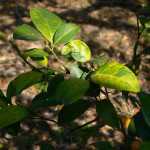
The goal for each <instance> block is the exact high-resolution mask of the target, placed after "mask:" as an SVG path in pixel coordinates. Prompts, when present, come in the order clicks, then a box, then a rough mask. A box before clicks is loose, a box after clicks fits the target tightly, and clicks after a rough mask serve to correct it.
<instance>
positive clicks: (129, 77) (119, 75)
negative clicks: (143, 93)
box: [91, 61, 140, 92]
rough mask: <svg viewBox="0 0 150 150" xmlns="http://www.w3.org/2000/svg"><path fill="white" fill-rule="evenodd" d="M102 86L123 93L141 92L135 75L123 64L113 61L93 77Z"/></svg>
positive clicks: (102, 67)
mask: <svg viewBox="0 0 150 150" xmlns="http://www.w3.org/2000/svg"><path fill="white" fill-rule="evenodd" d="M91 79H92V81H93V82H95V83H97V84H99V85H100V86H104V87H108V88H113V89H117V90H121V91H130V92H139V91H140V85H139V82H138V80H137V77H136V76H135V74H134V73H133V72H132V71H131V70H130V69H129V68H127V67H126V66H124V65H123V64H120V63H118V62H115V61H112V62H108V63H106V64H104V65H103V66H101V67H100V68H99V69H98V70H97V71H95V72H94V73H93V74H92V75H91Z"/></svg>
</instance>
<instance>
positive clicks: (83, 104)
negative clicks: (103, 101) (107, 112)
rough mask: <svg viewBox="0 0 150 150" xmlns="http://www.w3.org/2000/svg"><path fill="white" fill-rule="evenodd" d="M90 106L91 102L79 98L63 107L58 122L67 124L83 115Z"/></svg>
mask: <svg viewBox="0 0 150 150" xmlns="http://www.w3.org/2000/svg"><path fill="white" fill-rule="evenodd" d="M89 106H90V102H88V101H84V100H79V101H77V102H74V103H72V104H70V105H66V106H64V107H63V108H62V110H61V111H60V112H59V115H58V122H59V123H60V124H66V123H69V122H71V121H73V120H74V119H76V118H77V117H79V116H81V115H82V114H83V113H84V112H85V111H86V110H87V109H88V108H89Z"/></svg>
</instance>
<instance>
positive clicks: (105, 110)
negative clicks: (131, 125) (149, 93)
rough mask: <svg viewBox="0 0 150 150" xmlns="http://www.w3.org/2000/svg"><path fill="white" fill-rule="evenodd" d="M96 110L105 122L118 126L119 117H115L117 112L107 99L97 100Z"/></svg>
mask: <svg viewBox="0 0 150 150" xmlns="http://www.w3.org/2000/svg"><path fill="white" fill-rule="evenodd" d="M96 112H97V113H98V115H99V116H100V117H101V118H102V120H104V122H105V123H106V124H108V125H110V126H113V127H118V126H119V118H118V117H117V113H116V111H115V109H114V107H113V105H112V104H111V103H110V101H109V100H102V101H100V102H97V104H96Z"/></svg>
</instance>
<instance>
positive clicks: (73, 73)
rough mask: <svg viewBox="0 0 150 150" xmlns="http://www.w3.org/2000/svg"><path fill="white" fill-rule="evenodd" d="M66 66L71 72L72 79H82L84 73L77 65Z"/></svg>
mask: <svg viewBox="0 0 150 150" xmlns="http://www.w3.org/2000/svg"><path fill="white" fill-rule="evenodd" d="M66 66H67V69H68V70H69V71H70V76H71V77H76V78H80V77H82V76H83V74H84V72H83V71H82V70H81V69H80V68H79V66H78V64H77V63H70V64H67V65H66ZM84 75H85V74H84Z"/></svg>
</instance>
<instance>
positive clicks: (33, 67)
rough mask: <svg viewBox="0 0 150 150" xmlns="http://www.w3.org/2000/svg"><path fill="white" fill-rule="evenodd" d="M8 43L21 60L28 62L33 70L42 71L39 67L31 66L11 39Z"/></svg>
mask: <svg viewBox="0 0 150 150" xmlns="http://www.w3.org/2000/svg"><path fill="white" fill-rule="evenodd" d="M9 43H10V44H11V45H12V47H13V48H14V50H15V51H16V52H17V54H18V55H19V56H20V57H21V58H22V59H23V61H24V62H25V63H26V64H28V65H29V66H30V67H31V68H32V69H33V70H36V71H38V72H41V73H43V72H42V71H41V70H40V69H38V68H36V67H35V66H33V65H32V64H31V63H29V62H28V61H27V60H26V59H25V58H24V56H23V55H22V54H21V52H20V50H19V48H18V46H17V45H16V44H15V43H14V42H13V41H12V40H9Z"/></svg>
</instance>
